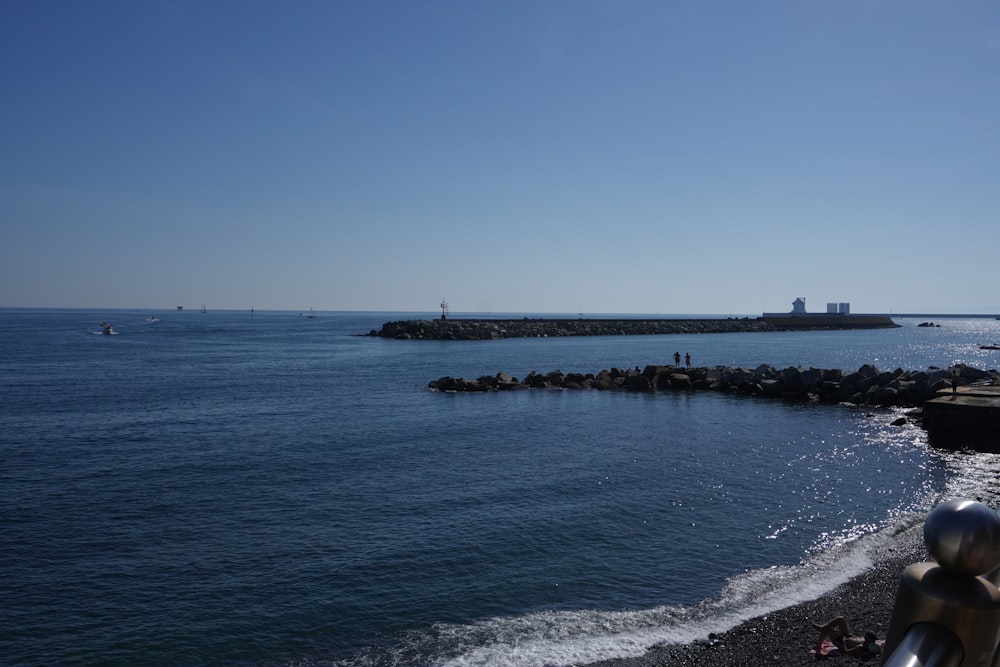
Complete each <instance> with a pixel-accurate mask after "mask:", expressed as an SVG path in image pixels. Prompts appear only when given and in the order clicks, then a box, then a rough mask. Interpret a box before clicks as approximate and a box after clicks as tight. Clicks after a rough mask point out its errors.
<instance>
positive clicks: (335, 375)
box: [0, 309, 1000, 667]
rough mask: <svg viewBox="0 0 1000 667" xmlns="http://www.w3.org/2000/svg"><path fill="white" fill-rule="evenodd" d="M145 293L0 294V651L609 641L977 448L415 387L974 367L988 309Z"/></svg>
mask: <svg viewBox="0 0 1000 667" xmlns="http://www.w3.org/2000/svg"><path fill="white" fill-rule="evenodd" d="M153 314H154V313H153V312H152V311H144V310H134V311H133V310H119V311H98V310H43V309H37V310H11V309H7V310H0V351H2V353H0V380H2V381H0V510H2V511H0V535H2V539H0V606H2V607H3V613H2V614H0V624H2V628H0V663H3V664H10V665H52V664H59V665H275V666H330V667H355V666H362V665H364V666H368V665H371V666H386V667H388V666H418V665H419V666H425V665H441V666H449V667H464V666H470V665H491V666H500V667H503V666H515V665H516V666H538V667H542V666H559V665H583V664H586V663H589V662H593V661H597V660H602V659H607V658H612V657H625V656H629V655H639V654H641V653H642V652H643V651H644V650H645V649H646V648H647V647H649V646H652V645H654V644H657V643H662V642H668V643H669V642H690V641H694V640H696V639H700V638H704V637H705V636H707V635H708V633H710V632H719V631H723V630H725V629H727V628H729V627H732V626H733V625H735V624H737V623H739V622H740V621H742V620H745V619H747V618H750V617H753V616H756V615H759V614H762V613H767V612H768V611H770V610H774V609H778V608H782V607H785V606H788V605H790V604H793V603H795V602H798V601H801V600H803V599H808V598H813V597H816V596H817V595H819V594H821V593H823V592H825V591H827V590H829V589H831V588H832V587H834V586H836V585H837V584H839V583H841V582H842V581H844V580H846V579H848V578H849V577H851V576H853V575H855V574H857V573H859V572H862V571H863V570H864V569H866V568H867V567H868V566H870V564H871V562H872V558H873V557H874V556H873V554H874V553H875V551H876V550H878V549H880V548H882V547H884V546H886V545H887V544H888V545H891V543H892V540H893V539H894V537H895V536H896V535H897V534H898V533H899V532H900V531H901V530H903V529H905V528H907V527H909V526H913V525H916V524H919V523H920V522H921V521H922V520H923V518H924V516H925V514H926V512H927V511H928V510H929V509H930V508H931V507H933V506H934V505H935V504H936V503H938V502H940V501H941V500H943V499H948V498H954V497H977V496H979V495H982V494H983V493H984V492H985V491H987V490H989V489H990V488H991V485H995V483H996V482H995V478H996V474H997V470H998V469H1000V458H998V456H997V455H988V454H970V453H961V452H957V453H956V452H947V451H940V450H935V449H932V448H930V447H929V446H928V444H927V438H926V435H925V433H924V432H923V431H922V430H921V429H920V428H919V427H917V426H914V425H913V424H906V425H904V426H893V425H892V422H893V421H894V420H895V419H896V418H897V417H899V416H900V414H901V411H899V410H889V409H872V408H867V407H865V408H862V407H856V406H849V405H833V406H831V405H812V404H796V403H784V402H780V401H772V400H764V399H757V398H749V397H733V396H726V395H716V394H712V393H706V392H700V393H697V394H686V393H669V392H659V393H650V394H634V393H614V392H595V391H560V390H534V391H523V392H503V393H492V394H476V395H465V394H447V393H439V392H432V391H429V390H428V388H427V383H428V382H429V381H430V380H433V379H437V378H439V377H441V376H444V375H451V376H455V377H459V376H465V377H478V376H480V375H485V374H488V375H493V374H495V373H497V372H500V371H503V372H506V373H509V374H511V375H515V376H517V377H523V376H524V375H525V374H527V373H528V372H530V371H531V370H536V371H538V372H547V371H550V370H555V369H559V370H562V371H563V372H583V373H587V372H594V373H596V372H597V371H600V370H601V369H604V368H609V369H610V368H612V367H620V368H634V367H636V366H639V367H643V366H645V365H647V364H667V363H669V362H670V361H671V360H672V357H673V353H674V352H675V351H678V352H680V353H681V354H682V355H683V354H685V353H690V354H691V356H692V363H693V364H694V365H696V366H715V365H725V366H744V367H747V368H754V367H756V366H758V365H760V364H764V363H767V364H771V365H773V366H776V367H778V368H784V367H787V366H803V367H810V366H814V367H821V368H841V369H844V370H856V369H857V368H859V367H860V366H861V365H863V364H874V365H875V366H877V367H878V368H879V369H880V370H893V369H895V368H904V369H924V368H927V367H929V366H938V367H947V366H949V365H951V364H954V363H965V364H969V365H973V366H976V367H979V368H984V369H993V368H997V366H998V365H1000V363H998V361H1000V360H998V358H997V356H996V355H997V354H1000V353H998V352H996V351H991V350H981V349H979V346H980V345H983V344H996V343H997V342H1000V321H994V320H975V319H940V320H937V322H938V323H939V324H940V325H941V326H940V327H937V328H925V327H917V326H916V325H917V324H918V323H919V322H918V321H915V320H898V321H899V323H900V324H902V325H903V327H902V328H899V329H893V330H871V331H825V332H781V333H760V334H702V335H671V336H621V337H586V338H558V339H556V338H538V339H509V340H499V341H473V342H459V341H449V342H444V341H396V340H384V339H380V338H373V337H368V336H363V335H359V334H366V333H367V332H368V331H369V330H371V329H377V328H379V327H380V326H381V324H382V323H383V322H386V321H390V320H397V319H409V318H413V317H415V315H414V314H408V313H374V312H369V313H366V312H318V313H317V314H316V315H317V316H316V317H315V318H314V319H313V318H307V317H305V316H304V315H303V314H302V313H296V312H261V311H257V312H256V313H253V315H252V316H251V313H250V312H236V311H227V312H212V311H210V312H208V313H199V312H197V311H183V312H176V311H170V312H158V313H155V314H156V316H157V318H158V319H156V321H152V320H150V319H148V318H150V317H151V316H152V315H153ZM433 316H434V315H433V314H432V313H428V314H426V315H424V317H433ZM459 316H473V315H472V314H469V315H454V317H459ZM495 316H500V315H495ZM533 316H536V315H533ZM102 320H107V321H110V322H112V323H113V324H114V327H115V329H116V330H117V331H118V334H117V335H112V336H105V335H100V334H99V332H100V328H99V326H98V322H100V321H102Z"/></svg>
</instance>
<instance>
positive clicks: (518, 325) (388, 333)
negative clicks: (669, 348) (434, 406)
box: [368, 318, 775, 340]
mask: <svg viewBox="0 0 1000 667" xmlns="http://www.w3.org/2000/svg"><path fill="white" fill-rule="evenodd" d="M753 331H775V328H774V327H772V326H770V325H768V324H767V323H766V322H764V320H761V319H726V320H722V319H714V320H708V319H706V320H691V319H686V320H670V319H662V320H600V319H579V320H568V319H543V318H524V319H521V320H399V321H396V322H386V323H385V324H383V325H382V329H381V330H379V329H372V330H371V331H370V332H369V334H368V335H369V336H378V337H380V338H394V339H397V340H491V339H499V338H547V337H552V338H555V337H562V336H644V335H653V334H676V333H687V334H693V333H746V332H753Z"/></svg>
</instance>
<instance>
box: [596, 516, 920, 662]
mask: <svg viewBox="0 0 1000 667" xmlns="http://www.w3.org/2000/svg"><path fill="white" fill-rule="evenodd" d="M922 535H923V522H921V523H920V524H919V525H917V526H914V527H911V528H910V529H908V530H906V531H904V532H903V533H902V534H900V536H899V538H900V539H899V540H898V541H894V543H893V544H892V545H886V547H884V552H883V553H879V554H877V557H876V561H875V562H874V563H873V564H872V566H871V567H870V568H869V569H868V570H866V571H865V572H862V573H861V574H859V575H858V576H856V577H854V578H852V579H850V580H849V581H847V582H845V583H843V584H840V585H838V586H836V587H835V588H833V589H832V590H830V591H828V592H826V593H824V594H823V595H821V596H819V597H818V598H816V599H814V600H808V601H806V602H800V603H796V604H794V605H791V606H789V607H785V608H783V609H779V610H776V611H773V612H769V613H767V614H764V615H761V616H757V617H755V618H751V619H749V620H747V621H744V622H742V623H740V624H739V625H737V626H735V627H733V628H732V629H730V630H727V631H726V632H723V633H719V634H714V635H710V636H708V637H705V638H703V639H700V640H698V641H695V642H692V643H690V644H668V645H658V646H653V647H650V648H648V649H647V650H646V653H645V654H644V655H641V656H637V657H631V658H615V659H611V660H602V661H599V662H594V663H588V664H585V665H580V666H579V667H677V666H683V667H718V666H720V665H724V666H728V667H735V666H739V665H747V666H750V665H753V666H754V667H761V666H772V667H784V666H786V665H791V666H796V665H813V664H815V663H816V657H815V656H814V655H813V654H812V653H810V652H809V649H811V648H812V647H813V646H814V645H815V644H816V639H817V637H816V631H815V630H814V629H813V627H812V622H819V623H825V622H826V621H828V620H830V619H831V618H834V617H836V616H844V617H845V618H846V619H847V623H848V625H849V626H850V628H851V632H852V633H863V632H864V631H866V630H872V631H874V632H875V634H877V635H878V638H879V639H885V636H886V633H887V632H888V630H889V619H890V617H891V615H892V607H893V602H894V601H895V596H896V589H897V587H898V585H899V577H900V574H901V573H902V571H903V570H904V569H906V567H908V566H909V565H912V564H913V563H918V562H922V561H926V560H929V556H928V554H927V550H926V548H925V547H924V544H923V537H922ZM830 659H832V660H834V661H836V662H838V663H841V664H861V663H865V664H870V665H877V664H878V659H877V657H869V658H868V659H864V658H860V657H850V656H838V657H833V658H830Z"/></svg>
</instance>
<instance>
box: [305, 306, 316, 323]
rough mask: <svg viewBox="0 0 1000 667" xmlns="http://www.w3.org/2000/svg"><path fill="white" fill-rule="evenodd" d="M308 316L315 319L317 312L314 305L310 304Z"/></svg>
mask: <svg viewBox="0 0 1000 667" xmlns="http://www.w3.org/2000/svg"><path fill="white" fill-rule="evenodd" d="M306 317H308V318H309V319H310V320H315V319H316V313H314V312H313V307H312V306H309V314H308V315H306Z"/></svg>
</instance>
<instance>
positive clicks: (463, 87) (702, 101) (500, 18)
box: [0, 0, 1000, 314]
mask: <svg viewBox="0 0 1000 667" xmlns="http://www.w3.org/2000/svg"><path fill="white" fill-rule="evenodd" d="M0 75H2V79H0V84H2V85H0V233H2V236H0V239H2V241H0V306H6V307H24V306H41V307H106V308H113V307H138V308H143V307H148V308H166V307H170V308H172V307H174V306H175V305H186V306H188V307H193V308H197V307H200V305H201V304H202V303H204V304H206V305H207V306H208V307H209V308H210V309H224V308H235V309H243V308H249V307H250V306H251V305H254V306H255V307H256V308H258V309H268V308H274V309H290V310H304V309H307V308H309V307H310V306H312V307H314V308H316V309H317V310H406V311H428V312H434V311H436V310H437V305H438V303H439V302H440V301H441V299H442V298H447V300H448V301H449V303H450V304H451V309H452V311H453V312H455V313H460V312H463V311H465V312H469V311H492V312H515V313H519V312H524V313H532V312H565V313H574V314H575V313H578V312H581V313H704V314H754V313H759V312H761V311H785V310H790V309H791V302H792V300H793V299H794V298H795V297H799V296H802V297H805V298H806V300H807V305H808V309H809V310H810V311H819V312H822V311H824V310H825V304H826V303H827V302H828V301H838V302H839V301H847V302H850V303H851V307H852V311H853V312H889V311H893V312H897V313H899V312H913V311H922V312H928V311H929V312H942V313H944V312H969V311H972V312H984V311H985V312H1000V289H998V288H1000V268H998V267H1000V220H998V214H1000V3H997V2H996V0H767V1H766V2H747V1H746V0H732V1H713V0H707V1H703V0H692V1H690V2H688V1H683V2H682V1H673V0H649V1H645V0H607V1H603V0H601V1H598V0H472V1H470V0H454V1H453V0H396V1H382V0H357V1H346V0H343V1H341V0H316V1H311V0H309V1H307V0H290V1H279V0H269V1H260V0H232V1H229V0H197V1H195V0H189V1H185V0H170V1H159V0H142V1H139V2H136V1H133V0H123V1H115V0H87V1H85V2H79V1H77V0H66V1H51V0H31V1H30V2H16V1H13V0H11V1H7V2H3V3H2V5H0Z"/></svg>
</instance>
